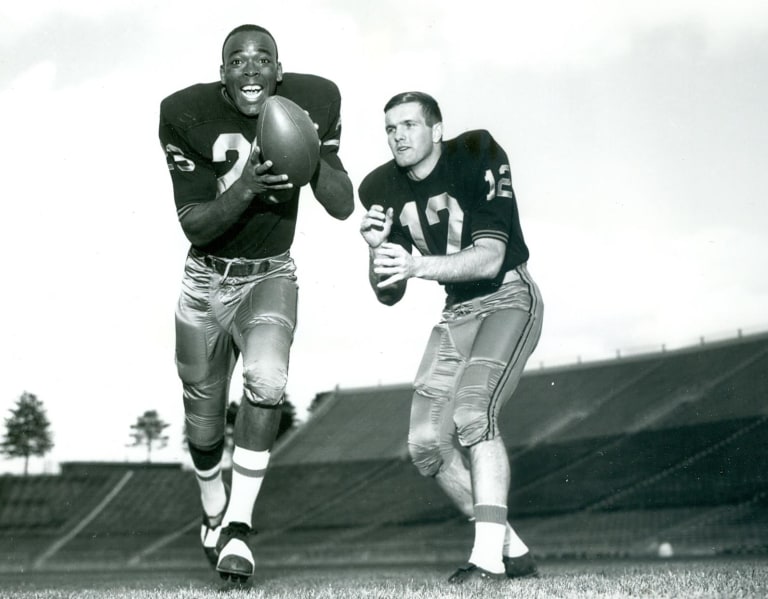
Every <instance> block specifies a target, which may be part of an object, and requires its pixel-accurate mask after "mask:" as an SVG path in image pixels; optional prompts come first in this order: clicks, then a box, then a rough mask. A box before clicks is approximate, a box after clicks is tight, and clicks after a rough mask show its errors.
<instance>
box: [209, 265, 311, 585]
mask: <svg viewBox="0 0 768 599" xmlns="http://www.w3.org/2000/svg"><path fill="white" fill-rule="evenodd" d="M297 293H298V291H297V286H296V282H295V279H294V278H293V277H291V276H278V277H268V278H266V279H264V280H262V281H259V282H258V283H257V284H256V285H254V286H253V287H252V289H251V290H250V291H249V293H248V294H247V296H246V297H245V298H243V300H242V301H241V303H240V307H239V308H238V311H237V313H236V315H235V320H234V323H233V329H234V336H235V340H236V342H237V344H238V346H239V347H240V348H241V351H242V355H243V379H244V392H243V400H242V403H241V406H240V410H239V411H238V416H237V420H236V423H235V430H234V445H235V447H234V452H233V455H232V491H231V496H230V500H229V506H228V507H227V511H226V513H225V514H224V526H225V529H224V532H223V533H222V540H223V542H221V543H220V546H221V547H222V549H221V555H220V558H219V564H218V569H219V571H220V572H226V571H228V572H233V573H238V574H241V575H246V576H249V575H250V574H251V573H252V572H253V557H252V555H251V553H250V549H249V548H248V547H247V536H248V534H250V530H251V526H252V516H253V508H254V504H255V502H256V499H257V497H258V495H259V492H260V490H261V486H262V483H263V481H264V476H265V474H266V471H267V466H268V464H269V459H270V452H271V450H272V446H273V444H274V441H275V437H276V434H277V429H278V426H279V423H280V414H281V404H282V401H283V398H284V395H285V386H286V383H287V380H288V361H289V357H290V348H291V344H292V342H293V333H294V329H295V326H296V307H297ZM227 528H229V529H230V531H231V532H232V536H233V538H234V541H233V542H231V543H228V542H226V541H227V539H226V536H227V534H228V533H227ZM225 545H226V547H225ZM243 560H245V562H249V564H246V563H245V562H244V561H243Z"/></svg>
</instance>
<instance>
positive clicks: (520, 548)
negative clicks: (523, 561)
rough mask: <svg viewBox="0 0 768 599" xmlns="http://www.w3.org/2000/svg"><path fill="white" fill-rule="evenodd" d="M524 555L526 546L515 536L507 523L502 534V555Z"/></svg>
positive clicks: (526, 550) (526, 549) (513, 530)
mask: <svg viewBox="0 0 768 599" xmlns="http://www.w3.org/2000/svg"><path fill="white" fill-rule="evenodd" d="M526 553H528V546H527V545H526V544H525V543H523V540H522V539H521V538H520V537H518V536H517V533H516V532H515V529H514V528H512V527H511V526H510V525H509V522H507V524H506V531H505V534H504V555H506V556H507V557H520V556H521V555H525V554H526Z"/></svg>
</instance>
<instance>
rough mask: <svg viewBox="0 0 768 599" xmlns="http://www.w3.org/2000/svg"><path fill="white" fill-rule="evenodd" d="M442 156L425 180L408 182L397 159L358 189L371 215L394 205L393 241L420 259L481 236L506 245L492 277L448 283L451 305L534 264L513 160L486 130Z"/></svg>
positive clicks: (457, 141)
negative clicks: (521, 214) (512, 169)
mask: <svg viewBox="0 0 768 599" xmlns="http://www.w3.org/2000/svg"><path fill="white" fill-rule="evenodd" d="M442 144H443V146H442V154H441V156H440V159H439V161H438V163H437V164H436V165H435V168H434V169H433V170H432V172H431V173H430V174H429V175H428V176H427V177H426V178H424V179H423V180H421V181H414V180H412V179H410V178H409V177H408V174H407V170H406V169H403V168H401V167H399V166H397V164H396V163H395V161H394V160H391V161H389V162H387V163H386V164H383V165H382V166H380V167H378V168H376V169H375V170H373V171H372V172H371V173H369V174H368V176H366V178H365V179H364V180H363V182H362V184H361V185H360V188H359V196H360V201H361V203H362V204H363V206H365V208H366V210H367V209H369V208H370V207H371V206H372V205H373V204H379V205H380V206H383V207H384V209H385V210H386V209H388V208H390V207H391V208H393V209H394V215H393V219H394V220H393V224H392V232H391V233H390V236H389V241H390V242H393V243H398V244H400V245H401V246H403V247H404V248H405V249H406V250H407V251H409V252H410V251H412V248H413V246H416V248H417V249H418V250H419V252H420V253H421V254H422V255H447V254H452V253H455V252H459V251H461V250H463V249H465V248H468V247H470V246H472V244H473V243H474V242H475V241H476V240H478V239H482V238H491V239H498V240H500V241H503V242H504V243H506V254H505V257H504V262H503V264H502V267H501V269H500V271H499V273H498V275H497V276H496V277H495V278H494V279H483V280H476V281H467V282H461V283H447V284H444V285H445V289H446V292H447V293H448V295H449V296H450V297H451V298H452V300H453V301H466V300H468V299H471V298H473V297H477V296H481V295H487V294H488V293H491V292H493V291H495V290H496V289H498V287H499V286H500V285H501V282H502V279H503V278H504V275H505V274H506V272H507V271H509V270H512V269H514V268H515V267H516V266H519V265H520V264H523V263H524V262H526V261H527V260H528V255H529V252H528V247H527V246H526V244H525V240H524V238H523V232H522V229H521V227H520V217H519V213H518V208H517V201H516V199H515V193H514V191H513V189H512V179H511V173H510V168H509V161H508V159H507V156H506V153H505V152H504V150H503V149H502V148H501V146H499V145H498V144H497V143H496V141H495V140H494V139H493V137H492V136H491V134H490V133H489V132H488V131H484V130H478V131H468V132H466V133H463V134H461V135H459V136H458V137H456V138H454V139H450V140H447V141H444V142H442Z"/></svg>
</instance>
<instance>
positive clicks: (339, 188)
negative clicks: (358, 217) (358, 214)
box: [309, 155, 355, 220]
mask: <svg viewBox="0 0 768 599" xmlns="http://www.w3.org/2000/svg"><path fill="white" fill-rule="evenodd" d="M309 184H310V185H311V186H312V191H313V192H314V194H315V197H316V198H317V201H318V202H320V203H321V204H322V206H323V208H325V210H326V212H327V213H328V214H330V215H331V216H332V217H334V218H337V219H339V220H344V219H346V218H348V217H349V216H350V215H351V214H352V212H353V211H354V209H355V201H354V194H353V191H352V181H350V179H349V176H347V173H345V172H344V171H343V170H342V169H339V168H334V167H333V166H331V164H329V162H327V161H326V160H325V159H324V158H323V157H322V155H321V157H320V160H319V161H318V165H317V171H316V172H315V176H314V177H312V180H311V181H310V182H309Z"/></svg>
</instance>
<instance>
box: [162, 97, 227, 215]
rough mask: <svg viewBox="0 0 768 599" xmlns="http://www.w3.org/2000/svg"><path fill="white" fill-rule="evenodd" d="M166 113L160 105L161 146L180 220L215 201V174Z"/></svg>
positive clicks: (164, 108)
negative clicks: (190, 210)
mask: <svg viewBox="0 0 768 599" xmlns="http://www.w3.org/2000/svg"><path fill="white" fill-rule="evenodd" d="M167 112H168V111H167V109H166V106H165V105H164V104H163V105H161V108H160V127H159V136H160V144H161V145H162V148H163V151H164V152H165V160H166V163H167V164H168V171H169V172H170V175H171V181H172V183H173V196H174V201H175V203H176V213H177V216H178V218H179V219H181V218H183V217H184V215H185V214H186V213H187V211H189V209H190V208H192V207H193V206H195V205H197V204H201V203H203V202H209V201H211V200H212V199H214V198H215V197H216V194H217V183H216V173H215V172H214V171H213V167H212V165H211V164H210V162H209V161H208V160H206V159H205V158H204V157H203V156H202V155H200V154H199V153H197V152H196V151H195V150H194V149H193V148H192V147H191V145H190V144H189V143H188V141H187V139H186V138H185V136H184V135H183V133H182V132H180V130H179V128H178V127H177V126H174V124H173V119H172V118H169V115H168V114H167Z"/></svg>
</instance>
